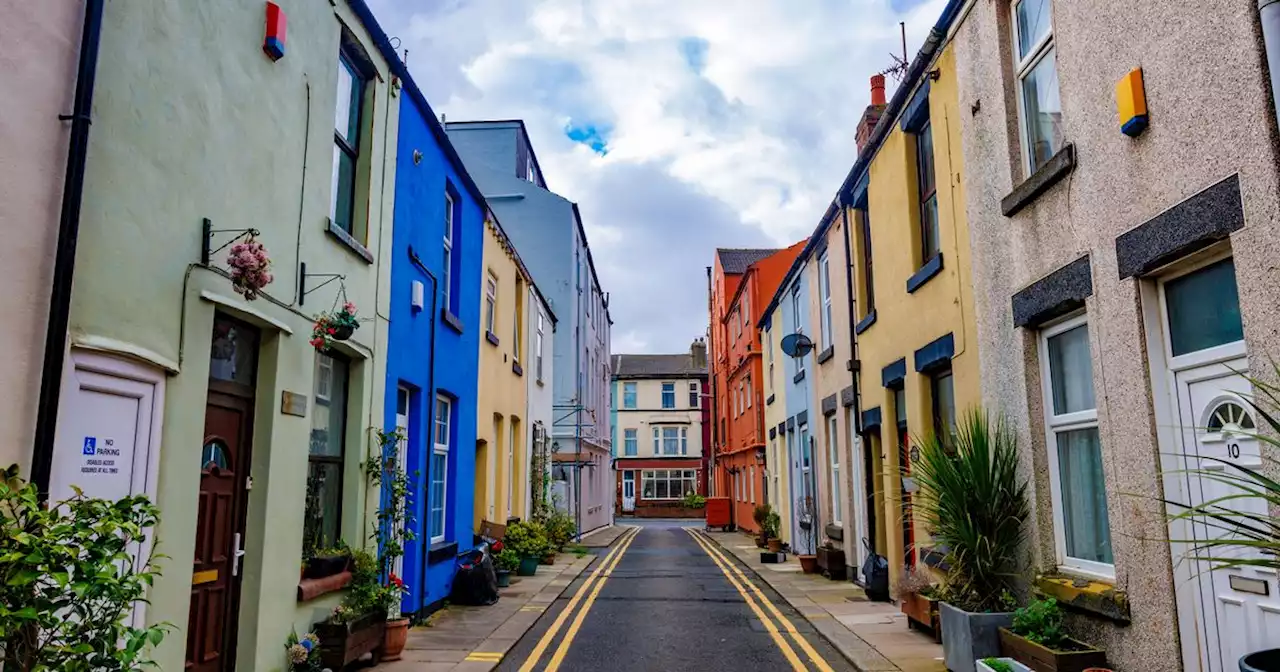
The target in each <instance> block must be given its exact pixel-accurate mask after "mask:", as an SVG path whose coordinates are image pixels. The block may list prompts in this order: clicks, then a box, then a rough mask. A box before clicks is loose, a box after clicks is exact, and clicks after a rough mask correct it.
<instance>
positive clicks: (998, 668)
mask: <svg viewBox="0 0 1280 672" xmlns="http://www.w3.org/2000/svg"><path fill="white" fill-rule="evenodd" d="M982 662H983V663H985V664H986V666H987V667H989V668H991V672H1013V666H1012V665H1010V664H1009V663H1006V662H1005V661H1003V660H1000V659H999V658H983V659H982Z"/></svg>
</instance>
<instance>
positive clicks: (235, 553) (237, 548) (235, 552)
mask: <svg viewBox="0 0 1280 672" xmlns="http://www.w3.org/2000/svg"><path fill="white" fill-rule="evenodd" d="M241 541H242V540H241V537H240V533H239V532H236V533H235V536H233V537H232V538H231V576H240V558H242V557H244V548H243V547H241V545H240V542H241Z"/></svg>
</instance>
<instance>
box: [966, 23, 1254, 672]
mask: <svg viewBox="0 0 1280 672" xmlns="http://www.w3.org/2000/svg"><path fill="white" fill-rule="evenodd" d="M970 4H971V5H972V8H971V10H970V11H969V13H968V14H967V17H966V18H964V19H963V23H962V24H961V25H960V26H959V29H958V32H957V33H956V35H955V39H954V45H955V51H956V63H957V75H958V78H959V99H960V105H961V110H962V113H961V115H960V116H961V118H962V121H963V123H962V124H961V129H962V140H963V142H962V146H963V148H964V152H965V164H966V165H968V166H970V167H971V169H970V170H969V171H968V172H967V173H966V175H965V185H966V190H967V192H968V194H969V196H970V198H969V201H968V203H969V205H968V213H969V221H970V222H971V225H972V246H973V252H974V260H975V264H974V279H975V294H976V296H977V306H976V307H977V322H978V333H979V337H980V341H981V343H982V344H983V346H982V348H981V350H980V361H981V375H982V381H983V385H982V389H983V391H984V397H985V399H986V401H987V403H988V404H989V405H991V406H992V407H994V408H999V409H1001V410H1003V411H1004V412H1005V413H1006V414H1007V415H1008V416H1009V417H1010V418H1011V419H1012V420H1013V421H1014V422H1015V426H1016V428H1017V430H1018V434H1019V438H1020V440H1021V445H1022V447H1023V449H1022V451H1023V452H1022V467H1023V469H1024V473H1025V474H1026V475H1027V476H1028V477H1029V478H1030V479H1031V486H1032V487H1031V494H1032V497H1033V504H1034V507H1035V513H1036V515H1035V520H1034V528H1033V532H1034V535H1033V540H1034V543H1033V544H1032V546H1033V551H1034V558H1033V559H1034V563H1035V570H1037V571H1040V572H1045V573H1048V574H1050V575H1056V576H1058V577H1062V578H1061V579H1058V580H1054V581H1050V582H1046V581H1041V582H1039V586H1040V587H1041V588H1043V589H1048V590H1057V589H1058V588H1060V587H1061V586H1063V585H1067V586H1072V584H1073V583H1074V581H1073V580H1079V579H1083V580H1084V584H1083V585H1085V586H1086V588H1084V589H1079V588H1074V586H1073V588H1074V589H1073V590H1072V591H1070V592H1069V593H1067V594H1066V595H1065V597H1066V598H1067V599H1071V600H1075V601H1076V602H1077V603H1079V604H1082V605H1086V606H1088V607H1090V608H1089V609H1088V610H1087V611H1084V612H1081V611H1073V612H1072V616H1071V620H1070V626H1071V627H1072V628H1073V630H1074V632H1073V634H1076V635H1077V636H1078V637H1079V638H1081V639H1084V640H1086V641H1090V642H1092V643H1094V644H1098V645H1101V646H1102V647H1103V648H1105V649H1106V650H1107V657H1108V660H1109V661H1110V662H1111V663H1112V664H1113V665H1114V666H1115V667H1116V668H1117V669H1125V670H1143V671H1144V672H1164V671H1170V672H1172V671H1177V670H1187V671H1192V670H1204V671H1206V672H1207V671H1209V670H1215V671H1216V670H1228V669H1235V666H1236V659H1237V658H1238V656H1239V654H1240V653H1242V652H1243V651H1242V650H1241V649H1242V648H1245V649H1247V648H1249V647H1251V646H1252V647H1253V648H1255V649H1256V648H1266V647H1265V646H1257V645H1258V644H1262V643H1264V642H1262V641H1259V640H1260V638H1266V637H1269V638H1270V639H1269V641H1267V642H1265V643H1266V644H1269V645H1274V643H1275V641H1276V639H1275V637H1276V632H1275V630H1274V628H1275V626H1274V625H1270V624H1268V620H1267V619H1274V618H1275V617H1274V615H1270V616H1267V615H1266V614H1264V613H1263V612H1264V611H1265V612H1266V613H1267V614H1274V613H1275V609H1276V604H1275V602H1274V600H1275V597H1274V596H1276V595H1277V594H1280V591H1278V590H1277V585H1276V582H1275V576H1274V575H1270V576H1265V575H1259V576H1255V577H1246V578H1251V579H1252V580H1254V581H1255V582H1261V583H1257V585H1258V586H1262V585H1263V584H1266V588H1267V590H1266V592H1268V593H1269V595H1270V596H1271V597H1269V598H1267V597H1260V596H1258V595H1257V594H1255V593H1239V594H1234V593H1232V592H1231V591H1230V587H1229V586H1227V587H1220V586H1215V587H1214V588H1213V592H1214V593H1218V594H1215V595H1214V596H1213V597H1212V598H1210V599H1209V600H1208V602H1209V604H1200V603H1198V602H1196V600H1195V598H1194V595H1193V593H1194V592H1195V591H1196V590H1197V588H1196V586H1197V584H1196V582H1195V581H1194V580H1193V579H1192V577H1191V576H1189V575H1190V573H1191V571H1192V568H1191V567H1189V566H1188V565H1187V564H1186V563H1181V564H1179V563H1177V562H1175V561H1176V553H1175V552H1174V551H1172V550H1171V547H1170V544H1169V542H1168V541H1167V540H1168V538H1169V533H1168V528H1167V527H1166V525H1165V519H1164V516H1165V509H1164V507H1163V506H1162V505H1161V504H1160V503H1159V501H1158V498H1160V497H1169V498H1172V499H1179V498H1182V497H1185V492H1186V490H1185V489H1184V488H1185V487H1186V486H1184V485H1183V484H1182V482H1181V481H1180V479H1178V478H1176V477H1173V476H1171V475H1169V471H1170V467H1172V468H1173V470H1175V471H1176V469H1177V468H1180V465H1181V464H1182V462H1181V461H1180V460H1178V459H1177V458H1176V457H1174V458H1173V459H1172V461H1170V456H1171V455H1173V456H1176V455H1177V454H1181V453H1194V452H1201V453H1209V454H1218V455H1220V456H1222V457H1224V458H1227V459H1229V460H1231V461H1236V460H1243V461H1244V463H1258V462H1259V461H1260V460H1259V458H1258V456H1257V447H1256V443H1255V442H1252V441H1248V440H1244V441H1241V442H1240V444H1243V450H1237V452H1236V454H1235V455H1232V454H1230V453H1227V452H1225V449H1224V446H1225V445H1226V443H1227V442H1224V441H1222V440H1221V439H1222V436H1221V435H1214V434H1213V433H1212V432H1208V433H1205V430H1193V429H1191V428H1192V427H1205V424H1204V423H1205V422H1206V420H1207V418H1208V415H1209V413H1208V412H1209V411H1212V410H1213V409H1212V408H1211V407H1210V406H1208V405H1207V402H1210V401H1212V402H1213V403H1218V402H1220V401H1223V400H1225V401H1227V402H1229V401H1231V400H1232V399H1238V397H1237V396H1236V395H1237V394H1239V393H1245V394H1247V390H1248V388H1249V385H1248V383H1247V382H1246V381H1244V380H1243V379H1241V378H1240V377H1239V376H1236V375H1234V374H1233V373H1232V371H1231V369H1233V368H1234V369H1236V370H1240V369H1243V368H1246V367H1247V369H1248V372H1249V373H1250V374H1251V375H1253V376H1259V377H1262V378H1264V379H1268V380H1272V381H1274V377H1275V374H1274V369H1273V368H1272V364H1271V362H1272V361H1273V360H1274V358H1276V357H1277V356H1278V355H1280V339H1278V338H1277V336H1276V334H1277V333H1280V310H1277V303H1276V300H1275V285H1276V273H1275V259H1276V258H1277V257H1280V222H1277V212H1280V183H1278V178H1277V166H1278V165H1280V156H1278V151H1277V146H1278V144H1277V132H1276V128H1275V124H1274V121H1273V120H1274V117H1273V105H1274V101H1273V100H1272V95H1271V92H1270V91H1269V86H1268V75H1267V68H1266V61H1265V55H1264V51H1263V49H1264V48H1263V43H1262V38H1261V31H1260V28H1259V23H1258V8H1257V3H1254V2H1250V1H1248V0H1236V1H1232V2H1221V1H1218V0H1191V1H1188V2H1158V3H1154V5H1153V4H1152V3H1149V2H1147V3H1143V2H1138V1H1137V0H1124V1H1122V2H1102V1H1096V0H1091V1H1086V2H1065V1H1063V0H1057V1H1054V2H1045V3H1043V4H1044V14H1045V16H1046V21H1047V22H1048V23H1047V25H1046V27H1048V28H1049V29H1050V31H1051V36H1050V37H1048V38H1047V41H1046V40H1038V43H1040V44H1043V45H1045V46H1044V47H1042V48H1041V52H1040V53H1044V54H1045V55H1044V56H1043V58H1042V60H1043V61H1044V62H1048V63H1050V64H1051V65H1053V66H1056V75H1057V76H1056V77H1054V78H1053V79H1051V80H1048V81H1051V82H1052V83H1053V84H1052V86H1054V87H1056V90H1053V91H1048V92H1047V93H1046V95H1048V96H1050V98H1049V100H1050V102H1051V105H1052V104H1053V103H1058V104H1059V106H1058V107H1054V106H1050V107H1048V108H1046V110H1047V111H1048V112H1049V113H1051V114H1053V115H1054V116H1053V118H1052V120H1051V126H1050V127H1051V128H1053V129H1055V130H1056V133H1054V134H1053V135H1051V136H1050V137H1049V138H1047V140H1049V141H1048V142H1046V147H1045V149H1046V151H1045V152H1044V156H1046V157H1048V156H1050V155H1051V156H1052V158H1050V159H1049V160H1048V162H1047V163H1046V164H1045V166H1044V167H1043V168H1040V169H1039V170H1038V171H1036V172H1034V173H1033V172H1032V170H1031V165H1030V164H1029V162H1028V160H1027V158H1026V157H1027V153H1026V151H1025V147H1024V140H1023V138H1024V137H1025V135H1024V131H1023V130H1022V128H1023V127H1022V125H1021V118H1020V111H1019V108H1018V104H1017V100H1018V96H1019V94H1018V93H1017V90H1018V83H1017V81H1018V80H1017V71H1018V70H1017V68H1018V64H1017V62H1016V61H1017V60H1022V56H1021V55H1019V56H1017V57H1015V55H1014V53H1013V49H1014V45H1015V44H1016V40H1015V39H1014V38H1013V37H1012V35H1013V30H1014V28H1013V26H1012V23H1013V21H1014V18H1013V17H1014V15H1013V13H1012V12H1011V7H1010V3H1009V2H1007V1H996V2H974V3H970ZM1139 15H1144V16H1159V17H1160V20H1159V21H1155V22H1144V23H1142V25H1141V28H1140V29H1138V28H1137V27H1136V26H1135V24H1134V22H1133V20H1134V17H1135V16H1139ZM1050 17H1051V18H1050ZM1192 27H1194V28H1192ZM1029 57H1030V55H1029ZM1139 66H1141V68H1142V75H1143V78H1144V80H1145V91H1146V96H1147V105H1148V108H1149V111H1150V114H1149V120H1150V126H1149V128H1148V129H1147V130H1146V131H1145V133H1143V134H1142V135H1141V136H1139V137H1137V138H1130V137H1127V136H1126V135H1123V134H1122V133H1121V127H1120V123H1121V121H1122V120H1121V119H1120V118H1119V116H1118V114H1117V107H1116V97H1115V96H1116V94H1115V91H1116V84H1117V82H1119V81H1120V79H1121V78H1122V77H1123V76H1125V75H1126V74H1127V73H1128V72H1129V71H1130V70H1131V69H1133V68H1137V67H1139ZM1206 254H1209V255H1215V256H1212V257H1208V258H1206V257H1205V255H1206ZM1223 258H1225V259H1230V260H1232V261H1233V264H1234V273H1230V272H1229V269H1230V266H1229V265H1219V266H1216V267H1215V268H1217V269H1226V272H1223V273H1220V274H1218V276H1217V277H1218V278H1219V279H1218V280H1217V281H1215V282H1214V283H1213V284H1212V285H1210V286H1211V287H1212V288H1213V291H1212V292H1210V293H1209V294H1206V296H1205V298H1204V299H1203V300H1202V301H1199V302H1194V303H1190V304H1181V308H1182V310H1183V311H1185V314H1183V316H1182V317H1181V318H1180V321H1183V325H1184V326H1185V325H1186V324H1202V325H1209V326H1212V327H1214V331H1218V332H1219V333H1218V334H1217V335H1219V336H1223V337H1224V338H1218V339H1216V340H1211V341H1209V343H1210V344H1216V345H1215V347H1214V348H1211V349H1209V350H1204V351H1202V352H1200V353H1199V354H1197V355H1193V357H1196V358H1199V359H1200V360H1201V361H1199V362H1198V364H1201V365H1204V364H1208V366H1207V367H1204V366H1200V367H1198V368H1189V367H1188V365H1186V364H1185V362H1184V361H1183V360H1185V359H1187V356H1186V355H1179V356H1171V349H1170V346H1169V333H1170V328H1169V326H1168V324H1167V322H1168V315H1169V313H1168V312H1167V308H1165V307H1163V306H1167V301H1168V294H1167V292H1166V290H1167V289H1168V288H1169V285H1168V284H1166V281H1168V280H1170V279H1173V278H1174V277H1177V276H1178V275H1179V274H1183V273H1187V272H1194V271H1196V270H1198V269H1202V268H1204V266H1203V264H1205V263H1208V262H1211V261H1213V260H1215V259H1223ZM1232 276H1234V277H1232ZM1181 277H1183V278H1188V277H1192V276H1191V275H1182V276H1181ZM1235 295H1238V310H1239V313H1238V317H1237V316H1236V315H1235V314H1233V313H1234V312H1235V311H1234V310H1233V304H1235V303H1236V301H1235ZM1063 320H1075V321H1074V322H1066V323H1064V322H1063ZM1237 320H1239V321H1238V322H1237ZM1076 325H1079V326H1083V327H1085V329H1084V331H1081V332H1077V335H1080V336H1082V338H1080V339H1077V340H1079V341H1080V343H1082V344H1083V348H1084V349H1077V352H1079V353H1081V357H1077V358H1076V359H1075V361H1078V362H1080V364H1079V366H1077V367H1076V368H1077V370H1076V372H1075V373H1074V374H1073V375H1075V376H1078V377H1079V378H1080V379H1082V380H1084V381H1086V382H1091V384H1092V395H1090V396H1089V397H1087V399H1088V400H1091V401H1092V402H1093V403H1088V404H1084V405H1083V406H1093V407H1094V408H1092V409H1085V411H1083V412H1082V414H1079V413H1078V414H1077V415H1079V416H1080V417H1083V418H1084V421H1083V424H1081V425H1080V426H1081V427H1082V428H1083V429H1082V430H1081V431H1083V432H1086V433H1087V434H1092V436H1094V437H1095V438H1094V440H1093V447H1092V455H1093V457H1092V458H1091V459H1092V460H1094V462H1095V466H1094V467H1093V468H1092V469H1091V470H1089V471H1090V474H1089V475H1090V476H1091V477H1090V478H1089V479H1088V484H1089V485H1088V487H1089V491H1091V492H1098V488H1099V487H1101V488H1102V489H1103V490H1104V492H1102V493H1099V495H1100V496H1101V499H1102V501H1101V505H1102V506H1101V507H1099V506H1098V505H1097V504H1094V505H1093V511H1094V514H1095V515H1092V516H1088V518H1089V520H1085V521H1084V522H1085V523H1087V524H1088V525H1087V528H1088V536H1089V537H1095V538H1097V539H1098V540H1099V541H1098V544H1097V548H1095V549H1094V552H1093V553H1091V555H1093V556H1094V559H1095V560H1099V559H1100V560H1101V561H1099V562H1095V563H1093V564H1092V565H1091V566H1090V567H1089V568H1085V567H1083V565H1084V563H1081V562H1079V560H1078V559H1073V558H1072V557H1070V555H1071V554H1070V553H1068V552H1067V550H1068V548H1067V546H1066V544H1065V543H1064V539H1063V537H1064V531H1063V528H1062V526H1063V520H1064V518H1063V516H1064V510H1063V508H1062V507H1063V505H1062V500H1061V498H1060V497H1059V496H1058V495H1057V494H1055V486H1056V485H1057V483H1056V481H1057V479H1058V478H1059V476H1060V474H1061V469H1060V467H1059V466H1058V465H1057V463H1058V457H1059V456H1058V452H1057V451H1059V450H1061V448H1060V446H1062V443H1061V441H1062V439H1061V436H1062V434H1061V433H1060V432H1059V431H1058V430H1057V429H1055V427H1054V426H1052V425H1051V422H1052V418H1051V417H1048V418H1047V417H1046V416H1052V415H1053V412H1052V409H1051V408H1048V407H1050V406H1051V403H1050V402H1046V401H1045V399H1046V396H1047V395H1046V393H1045V392H1043V390H1044V389H1046V388H1047V387H1049V384H1048V383H1047V382H1046V381H1045V380H1044V377H1045V375H1044V374H1043V373H1042V372H1044V371H1048V370H1049V369H1048V368H1046V362H1045V361H1044V359H1043V355H1042V353H1043V352H1044V349H1045V348H1046V347H1047V346H1046V345H1045V343H1046V342H1047V338H1048V337H1049V336H1050V335H1052V334H1054V333H1055V332H1056V331H1061V330H1062V329H1066V328H1073V327H1075V326H1076ZM1182 328H1183V327H1179V329H1180V330H1181V329H1182ZM1232 332H1234V333H1232ZM1184 333H1185V332H1184ZM1241 337H1242V340H1237V339H1240V338H1241ZM1221 341H1228V342H1221ZM1218 343H1220V344H1218ZM1246 353H1247V355H1246ZM1246 357H1247V359H1246ZM1215 367H1216V370H1215ZM1206 371H1207V373H1206ZM1055 375H1056V374H1055ZM1188 376H1190V377H1192V378H1199V382H1189V381H1188ZM1090 379H1091V380H1090ZM1205 383H1208V384H1209V385H1210V386H1211V387H1213V388H1214V389H1212V390H1203V391H1202V390H1201V389H1200V387H1199V386H1200V385H1202V384H1205ZM1082 389H1085V388H1082ZM1049 398H1050V399H1052V397H1051V396H1050V397H1049ZM1095 417H1096V421H1095V420H1092V418H1095ZM1094 422H1096V429H1092V427H1093V425H1094ZM1259 426H1261V425H1259ZM1050 437H1053V439H1051V438H1050ZM1051 440H1053V441H1054V442H1053V443H1051ZM1055 443H1056V444H1057V445H1055ZM1215 450H1217V451H1219V452H1218V453H1214V452H1213V451H1215ZM1162 463H1163V464H1162ZM1099 479H1100V481H1101V482H1100V483H1099V482H1098V481H1099ZM1083 487H1084V486H1083V485H1081V484H1075V485H1072V491H1074V492H1084V490H1082V489H1081V488H1083ZM1081 513H1082V510H1081V509H1079V508H1076V509H1075V513H1073V514H1069V515H1072V516H1074V517H1075V519H1076V522H1077V523H1080V522H1081V516H1080V514H1081ZM1103 523H1105V524H1106V525H1109V529H1110V532H1109V539H1106V538H1105V536H1106V535H1103V534H1101V533H1102V532H1103V530H1102V529H1101V525H1102V524H1103ZM1084 529H1085V528H1081V530H1084ZM1076 553H1077V554H1078V553H1079V551H1078V550H1077V551H1076ZM1240 573H1245V574H1247V573H1248V572H1247V571H1245V572H1240ZM1216 574H1217V575H1218V576H1219V579H1217V580H1218V581H1221V573H1216ZM1205 576H1210V575H1205ZM1221 583H1222V584H1225V583H1226V582H1225V581H1221ZM1091 596H1093V599H1091ZM1098 596H1101V597H1102V598H1103V599H1096V598H1097V597H1098ZM1219 597H1220V598H1221V600H1219V599H1218V598H1219ZM1106 598H1121V599H1106ZM1219 601H1221V603H1222V604H1223V608H1224V609H1227V608H1229V607H1228V606H1227V605H1228V604H1237V605H1239V608H1238V609H1235V610H1234V611H1232V612H1231V613H1225V612H1224V613H1217V612H1215V610H1214V606H1213V602H1219ZM1104 612H1105V615H1104ZM1117 617H1118V618H1117ZM1229 619H1234V620H1229ZM1117 620H1120V621H1121V622H1120V623H1117ZM1271 622H1274V621H1271ZM1214 639H1217V640H1218V642H1215V641H1214ZM1215 644H1216V645H1215ZM1197 649H1199V651H1197ZM1202 653H1203V654H1204V655H1205V656H1206V659H1205V660H1203V661H1202V660H1201V657H1200V656H1201V654H1202ZM1208 658H1212V660H1209V659H1208Z"/></svg>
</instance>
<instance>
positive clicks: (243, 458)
mask: <svg viewBox="0 0 1280 672" xmlns="http://www.w3.org/2000/svg"><path fill="white" fill-rule="evenodd" d="M228 341H230V343H231V344H232V345H231V346H230V347H228ZM256 345H257V338H256V333H255V332H253V331H252V329H251V328H249V327H247V326H245V325H240V324H239V323H235V322H231V321H230V320H226V319H224V318H219V319H218V320H217V321H216V322H215V327H214V348H213V366H212V367H211V379H210V380H209V398H208V402H207V403H206V405H205V417H204V441H203V442H202V445H201V447H200V451H201V455H200V499H199V516H198V518H197V520H196V543H195V563H194V566H193V567H192V576H191V607H190V611H189V613H188V616H187V660H186V669H187V670H193V671H195V672H231V671H232V670H234V669H235V645H236V624H237V621H238V620H239V612H240V609H239V603H240V581H241V577H242V576H243V573H244V572H243V565H242V563H241V557H240V556H241V555H243V553H241V552H240V549H242V548H244V542H243V539H244V529H245V508H246V503H247V500H248V495H249V488H248V476H249V460H250V447H251V445H250V438H251V437H252V435H253V386H252V380H253V367H254V365H255V362H254V359H256V358H255V357H253V356H252V355H254V354H256V353H255V352H253V350H256ZM246 349H251V350H250V351H249V352H245V350H246ZM237 352H238V353H239V357H237V356H236V353H237ZM229 358H230V359H234V360H236V361H235V362H234V364H235V366H232V367H228V366H225V362H226V360H227V359H229ZM228 372H231V374H232V375H225V374H227V373H228ZM220 378H221V379H220Z"/></svg>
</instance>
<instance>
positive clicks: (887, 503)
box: [840, 29, 981, 580]
mask: <svg viewBox="0 0 1280 672" xmlns="http://www.w3.org/2000/svg"><path fill="white" fill-rule="evenodd" d="M883 87H884V79H883V77H881V76H877V77H875V78H873V79H872V91H873V93H872V105H871V107H869V108H868V110H867V112H866V114H865V115H864V117H863V123H862V124H861V125H860V127H859V132H858V140H859V160H858V162H857V164H855V166H854V169H853V171H852V172H851V173H850V175H849V178H848V179H847V180H846V182H845V186H844V188H842V190H841V195H840V201H841V203H842V204H844V206H845V207H846V214H847V221H849V222H850V223H852V224H853V225H852V226H850V227H847V230H848V231H849V234H850V235H851V238H852V240H851V241H850V242H851V243H852V248H853V250H854V254H853V261H854V264H853V265H854V273H853V275H854V285H855V291H854V296H855V305H854V311H855V317H856V319H857V326H856V328H855V331H856V332H857V340H858V359H859V361H860V364H861V368H860V371H861V375H860V376H859V382H858V386H859V391H860V393H861V395H860V400H859V401H860V404H859V406H860V409H861V416H860V419H861V424H860V429H861V432H862V435H863V440H864V442H865V444H866V445H867V446H868V449H869V450H870V452H871V456H872V459H871V462H872V465H871V466H872V470H871V473H872V474H873V475H874V476H873V477H872V478H871V479H870V480H871V481H872V483H870V485H872V486H874V497H875V499H874V501H875V508H876V515H875V523H874V528H875V544H876V548H877V550H878V551H879V552H880V553H883V554H884V555H885V556H886V557H888V559H889V567H890V577H891V580H897V578H898V577H899V576H900V575H901V573H902V571H903V569H904V568H905V567H916V566H921V565H925V564H932V563H933V562H935V561H936V560H937V559H940V555H939V554H937V553H934V552H933V549H932V548H931V546H930V543H929V540H928V538H927V536H926V535H925V533H924V530H923V529H922V525H921V524H920V523H919V522H918V521H917V520H915V518H914V516H912V515H911V512H910V501H911V492H912V490H913V489H914V483H913V482H912V481H911V479H910V472H911V462H912V461H913V460H914V459H916V458H917V457H918V451H916V450H914V449H913V445H914V444H915V443H916V440H917V439H921V438H924V437H927V436H930V435H933V434H935V432H937V431H939V430H940V429H942V428H945V427H953V426H954V424H955V419H956V415H957V412H959V413H963V412H964V410H965V409H968V408H970V407H974V406H975V405H977V404H979V403H980V402H981V396H980V391H979V377H978V376H979V373H978V343H977V327H976V321H975V320H974V304H973V290H972V286H973V279H972V273H971V270H970V268H971V266H970V253H969V250H970V246H969V227H968V222H967V220H966V218H965V195H964V189H963V186H962V185H963V183H962V176H963V175H962V173H963V165H962V155H961V150H960V119H961V114H962V113H963V114H968V110H967V109H966V110H961V109H960V105H959V98H958V95H957V88H956V65H955V53H954V50H953V49H952V47H951V45H950V43H947V42H944V41H943V40H942V39H941V36H939V35H938V34H937V31H936V29H935V33H934V35H933V36H931V39H930V40H929V41H928V42H926V45H925V47H924V48H923V49H922V50H921V52H920V54H919V55H918V56H917V57H916V61H915V62H914V63H913V64H912V67H911V69H910V71H909V72H908V76H907V78H906V79H905V81H904V83H903V84H902V85H901V89H900V90H899V91H897V92H896V93H895V95H894V98H893V100H892V101H890V102H889V103H888V104H885V103H884V94H883V90H884V89H883Z"/></svg>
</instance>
